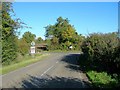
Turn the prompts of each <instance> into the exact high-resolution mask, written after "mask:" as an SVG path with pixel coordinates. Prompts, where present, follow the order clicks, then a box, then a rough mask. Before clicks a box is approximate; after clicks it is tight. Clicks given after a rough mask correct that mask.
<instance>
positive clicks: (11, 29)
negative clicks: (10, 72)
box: [0, 2, 20, 64]
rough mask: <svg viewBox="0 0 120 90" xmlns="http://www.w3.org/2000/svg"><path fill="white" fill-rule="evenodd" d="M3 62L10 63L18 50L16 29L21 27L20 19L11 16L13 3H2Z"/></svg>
mask: <svg viewBox="0 0 120 90" xmlns="http://www.w3.org/2000/svg"><path fill="white" fill-rule="evenodd" d="M1 12H2V29H0V30H2V38H1V39H2V40H1V41H2V63H3V64H9V63H10V62H11V61H13V60H15V59H16V57H17V54H16V51H17V48H16V42H15V38H16V29H18V28H20V22H19V21H18V19H16V20H14V19H12V18H11V16H10V13H13V9H12V3H9V2H3V3H2V10H1Z"/></svg>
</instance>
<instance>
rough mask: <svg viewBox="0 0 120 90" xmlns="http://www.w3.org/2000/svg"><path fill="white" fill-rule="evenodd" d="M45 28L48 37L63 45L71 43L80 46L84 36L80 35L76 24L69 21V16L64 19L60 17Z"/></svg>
mask: <svg viewBox="0 0 120 90" xmlns="http://www.w3.org/2000/svg"><path fill="white" fill-rule="evenodd" d="M45 29H46V34H45V36H46V38H47V39H51V43H52V44H54V42H56V43H58V44H59V45H61V46H63V47H69V46H70V45H73V46H74V47H76V46H77V47H80V46H79V44H78V43H79V42H81V40H82V39H81V38H82V36H79V35H78V33H77V32H76V30H75V28H74V26H73V25H71V24H70V23H69V20H68V18H66V19H63V18H62V17H59V18H58V19H57V22H56V23H55V24H54V25H48V26H47V27H45ZM56 40H58V41H56ZM77 44H78V45H77ZM54 46H56V44H54V45H53V47H54ZM66 49H67V48H66Z"/></svg>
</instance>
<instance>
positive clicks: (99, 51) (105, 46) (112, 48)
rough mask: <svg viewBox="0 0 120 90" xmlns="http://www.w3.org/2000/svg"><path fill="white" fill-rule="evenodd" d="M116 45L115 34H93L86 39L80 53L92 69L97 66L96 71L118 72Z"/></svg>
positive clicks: (119, 57)
mask: <svg viewBox="0 0 120 90" xmlns="http://www.w3.org/2000/svg"><path fill="white" fill-rule="evenodd" d="M118 43H119V42H118V39H117V34H116V33H108V34H101V33H94V34H90V36H89V37H87V38H86V40H85V41H84V43H83V45H82V51H83V53H84V54H85V56H86V57H87V60H88V62H91V63H90V65H91V66H92V67H96V66H97V67H96V68H97V69H98V70H99V69H100V70H107V71H110V72H118V71H116V70H118V69H117V68H119V67H120V65H118V63H120V55H119V51H120V50H119V49H118Z"/></svg>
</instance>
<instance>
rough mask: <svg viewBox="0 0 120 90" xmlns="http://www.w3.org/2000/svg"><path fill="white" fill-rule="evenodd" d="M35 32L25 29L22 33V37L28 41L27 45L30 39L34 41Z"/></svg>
mask: <svg viewBox="0 0 120 90" xmlns="http://www.w3.org/2000/svg"><path fill="white" fill-rule="evenodd" d="M35 37H36V35H35V34H32V33H31V32H29V31H27V32H25V33H24V34H23V36H22V38H23V39H24V40H25V41H26V42H27V43H28V45H29V46H30V44H31V42H32V41H35Z"/></svg>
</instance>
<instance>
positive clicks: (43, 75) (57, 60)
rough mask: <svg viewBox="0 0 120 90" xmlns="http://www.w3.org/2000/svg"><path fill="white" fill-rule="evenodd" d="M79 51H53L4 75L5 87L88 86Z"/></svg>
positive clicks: (3, 84) (3, 85)
mask: <svg viewBox="0 0 120 90" xmlns="http://www.w3.org/2000/svg"><path fill="white" fill-rule="evenodd" d="M79 55H80V54H79V53H51V54H50V56H48V57H46V58H44V60H41V61H39V62H37V63H34V64H31V65H29V66H27V67H23V68H21V69H18V70H15V71H12V72H10V73H8V74H5V75H3V76H2V87H3V88H87V87H89V81H88V79H87V77H86V75H85V74H84V73H83V72H82V71H81V70H80V67H79V65H78V64H77V60H78V59H79Z"/></svg>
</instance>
